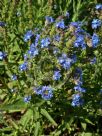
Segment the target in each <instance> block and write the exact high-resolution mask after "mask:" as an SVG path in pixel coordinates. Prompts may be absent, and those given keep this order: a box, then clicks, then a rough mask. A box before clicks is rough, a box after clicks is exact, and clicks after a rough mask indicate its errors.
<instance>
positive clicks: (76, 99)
mask: <svg viewBox="0 0 102 136" xmlns="http://www.w3.org/2000/svg"><path fill="white" fill-rule="evenodd" d="M83 103H84V100H83V99H82V97H81V95H80V94H74V95H73V99H72V104H71V105H72V106H73V107H75V106H82V105H83Z"/></svg>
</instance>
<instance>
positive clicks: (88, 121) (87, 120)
mask: <svg viewBox="0 0 102 136" xmlns="http://www.w3.org/2000/svg"><path fill="white" fill-rule="evenodd" d="M85 121H86V122H87V123H89V124H91V125H95V124H93V123H92V122H91V121H90V120H89V119H85Z"/></svg>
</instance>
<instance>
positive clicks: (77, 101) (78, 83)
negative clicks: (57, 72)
mask: <svg viewBox="0 0 102 136" xmlns="http://www.w3.org/2000/svg"><path fill="white" fill-rule="evenodd" d="M75 80H76V82H75V84H76V85H75V86H74V90H75V92H78V93H77V94H75V95H73V99H72V106H80V105H83V103H84V100H83V99H82V95H81V93H85V92H86V89H85V88H82V87H81V85H82V84H83V81H82V70H81V68H77V69H76V73H75Z"/></svg>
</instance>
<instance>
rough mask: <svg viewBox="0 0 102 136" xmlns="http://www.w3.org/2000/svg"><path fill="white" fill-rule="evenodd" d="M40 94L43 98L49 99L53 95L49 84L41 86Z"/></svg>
mask: <svg viewBox="0 0 102 136" xmlns="http://www.w3.org/2000/svg"><path fill="white" fill-rule="evenodd" d="M41 95H42V98H43V99H44V100H50V99H51V98H52V97H53V89H52V88H51V87H50V86H43V87H42V94H41Z"/></svg>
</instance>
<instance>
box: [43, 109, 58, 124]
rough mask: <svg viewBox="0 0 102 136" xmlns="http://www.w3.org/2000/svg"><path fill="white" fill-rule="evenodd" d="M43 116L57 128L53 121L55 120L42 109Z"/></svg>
mask: <svg viewBox="0 0 102 136" xmlns="http://www.w3.org/2000/svg"><path fill="white" fill-rule="evenodd" d="M41 114H42V115H43V116H45V117H46V118H47V119H48V120H49V121H50V122H51V123H52V124H53V125H55V126H57V123H56V122H55V121H54V120H53V118H52V117H51V116H50V114H49V113H48V112H47V111H46V110H45V109H41Z"/></svg>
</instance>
